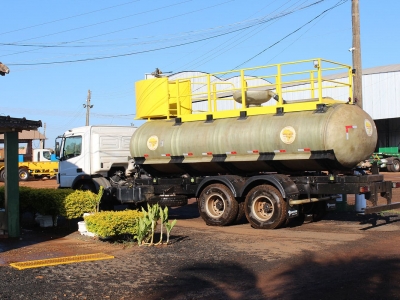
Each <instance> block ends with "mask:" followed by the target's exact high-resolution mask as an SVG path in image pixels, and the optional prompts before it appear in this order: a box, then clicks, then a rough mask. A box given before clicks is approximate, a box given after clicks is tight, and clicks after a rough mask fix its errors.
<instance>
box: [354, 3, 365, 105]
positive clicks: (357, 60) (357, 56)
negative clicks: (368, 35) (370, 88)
mask: <svg viewBox="0 0 400 300" xmlns="http://www.w3.org/2000/svg"><path fill="white" fill-rule="evenodd" d="M358 2H359V0H352V1H351V16H352V18H351V20H352V26H353V46H352V48H351V49H352V55H353V57H352V59H353V72H354V71H355V73H354V76H353V98H354V100H356V101H357V105H358V106H360V107H361V108H362V107H363V102H362V65H361V41H360V10H359V5H358Z"/></svg>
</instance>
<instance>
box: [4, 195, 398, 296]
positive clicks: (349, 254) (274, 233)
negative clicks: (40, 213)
mask: <svg viewBox="0 0 400 300" xmlns="http://www.w3.org/2000/svg"><path fill="white" fill-rule="evenodd" d="M395 200H396V201H399V200H397V199H395ZM174 218H177V219H178V223H177V225H176V227H175V228H174V229H173V230H172V236H171V244H170V245H167V246H166V245H162V246H156V247H139V246H137V245H136V244H129V243H125V244H116V243H112V242H110V241H100V240H98V239H95V238H90V237H86V236H81V235H79V233H78V232H77V231H76V229H77V226H76V224H69V225H68V226H67V224H64V225H63V224H62V223H61V224H60V226H59V227H56V228H44V229H43V228H38V227H34V228H24V229H23V231H22V235H21V239H16V240H15V239H0V299H400V286H399V284H398V282H399V281H400V251H399V250H398V249H399V248H400V236H399V229H400V222H399V220H400V218H399V217H398V216H396V215H393V216H391V217H390V221H389V222H386V220H378V222H377V226H373V225H372V224H371V222H369V220H361V219H359V218H358V217H357V216H356V215H355V214H353V213H336V214H335V213H334V214H330V215H328V216H327V217H326V218H325V219H324V220H322V221H320V222H315V223H308V222H306V223H305V224H303V225H301V226H297V227H289V228H283V229H279V230H256V229H253V228H251V227H250V225H249V224H246V223H245V224H240V225H234V226H229V227H210V226H206V225H205V224H204V222H203V221H202V220H201V219H200V218H199V215H198V212H197V207H196V204H195V203H194V204H191V205H188V206H185V207H182V208H177V209H172V210H171V215H170V219H174ZM98 252H102V253H106V254H110V255H114V256H115V258H114V259H111V260H101V261H94V262H81V263H73V264H66V265H57V266H49V267H42V268H36V269H27V270H21V271H20V270H17V269H14V268H12V267H10V266H9V263H11V262H17V261H27V260H33V259H43V258H53V257H62V256H70V255H79V254H88V253H98Z"/></svg>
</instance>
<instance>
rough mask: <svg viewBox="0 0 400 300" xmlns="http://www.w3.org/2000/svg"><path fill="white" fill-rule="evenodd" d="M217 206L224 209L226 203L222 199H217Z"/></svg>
mask: <svg viewBox="0 0 400 300" xmlns="http://www.w3.org/2000/svg"><path fill="white" fill-rule="evenodd" d="M215 208H216V209H218V210H222V209H223V208H224V203H223V202H222V201H221V200H217V201H216V202H215Z"/></svg>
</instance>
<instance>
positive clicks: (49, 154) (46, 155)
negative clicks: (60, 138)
mask: <svg viewBox="0 0 400 300" xmlns="http://www.w3.org/2000/svg"><path fill="white" fill-rule="evenodd" d="M43 157H44V158H45V159H48V160H51V153H50V151H43Z"/></svg>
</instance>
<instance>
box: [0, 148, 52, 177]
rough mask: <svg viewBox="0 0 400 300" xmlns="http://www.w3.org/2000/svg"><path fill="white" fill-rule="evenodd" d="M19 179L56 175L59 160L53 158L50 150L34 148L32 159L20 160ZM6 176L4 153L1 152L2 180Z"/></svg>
mask: <svg viewBox="0 0 400 300" xmlns="http://www.w3.org/2000/svg"><path fill="white" fill-rule="evenodd" d="M18 169H19V171H18V175H19V180H22V181H26V180H28V179H29V178H30V177H37V178H41V177H54V176H56V175H57V172H58V161H54V159H52V155H51V152H50V150H48V149H33V158H32V161H23V162H18ZM5 178H6V170H5V164H4V154H3V155H1V154H0V181H4V179H5Z"/></svg>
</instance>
